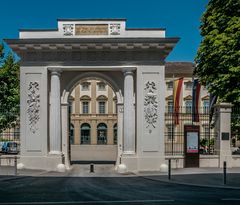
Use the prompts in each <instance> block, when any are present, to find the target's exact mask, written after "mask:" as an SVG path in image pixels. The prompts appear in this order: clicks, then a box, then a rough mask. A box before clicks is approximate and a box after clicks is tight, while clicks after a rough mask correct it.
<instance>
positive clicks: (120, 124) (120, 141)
mask: <svg viewBox="0 0 240 205" xmlns="http://www.w3.org/2000/svg"><path fill="white" fill-rule="evenodd" d="M117 115H118V121H117V126H118V128H117V129H118V130H117V135H118V137H117V139H118V140H117V144H118V158H117V164H120V158H121V157H122V154H123V104H122V103H118V104H117Z"/></svg>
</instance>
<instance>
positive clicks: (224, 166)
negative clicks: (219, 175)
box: [223, 161, 227, 185]
mask: <svg viewBox="0 0 240 205" xmlns="http://www.w3.org/2000/svg"><path fill="white" fill-rule="evenodd" d="M223 184H224V185H226V184H227V162H226V161H224V162H223Z"/></svg>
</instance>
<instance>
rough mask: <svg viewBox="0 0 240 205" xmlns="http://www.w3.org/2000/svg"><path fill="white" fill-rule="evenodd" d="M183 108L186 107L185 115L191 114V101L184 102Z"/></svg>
mask: <svg viewBox="0 0 240 205" xmlns="http://www.w3.org/2000/svg"><path fill="white" fill-rule="evenodd" d="M185 106H186V113H192V101H191V100H186V101H185Z"/></svg>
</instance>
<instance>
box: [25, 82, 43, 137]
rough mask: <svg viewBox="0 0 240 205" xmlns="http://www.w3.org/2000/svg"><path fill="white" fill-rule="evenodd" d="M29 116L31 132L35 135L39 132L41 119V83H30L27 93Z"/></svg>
mask: <svg viewBox="0 0 240 205" xmlns="http://www.w3.org/2000/svg"><path fill="white" fill-rule="evenodd" d="M27 116H28V121H29V127H30V131H31V132H32V133H33V134H35V133H36V131H37V130H38V128H39V127H38V123H39V119H40V94H39V82H37V81H35V82H30V83H29V85H28V93H27Z"/></svg>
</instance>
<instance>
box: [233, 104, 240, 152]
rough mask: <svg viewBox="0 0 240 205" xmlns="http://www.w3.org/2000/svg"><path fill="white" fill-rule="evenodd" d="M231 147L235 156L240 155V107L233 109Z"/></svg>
mask: <svg viewBox="0 0 240 205" xmlns="http://www.w3.org/2000/svg"><path fill="white" fill-rule="evenodd" d="M231 147H232V153H233V154H238V155H240V107H232V112H231Z"/></svg>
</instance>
